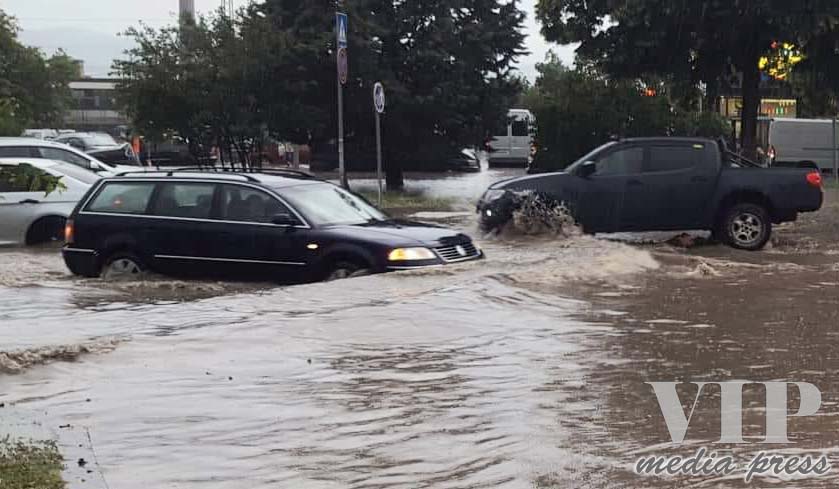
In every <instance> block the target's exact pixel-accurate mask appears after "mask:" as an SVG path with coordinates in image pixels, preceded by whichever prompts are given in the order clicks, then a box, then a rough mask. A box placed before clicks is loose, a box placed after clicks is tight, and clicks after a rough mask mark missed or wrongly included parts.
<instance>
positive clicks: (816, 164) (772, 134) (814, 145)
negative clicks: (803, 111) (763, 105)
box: [767, 119, 839, 171]
mask: <svg viewBox="0 0 839 489" xmlns="http://www.w3.org/2000/svg"><path fill="white" fill-rule="evenodd" d="M834 128H839V124H837V125H834V124H833V121H831V120H830V119H825V120H822V119H773V120H772V121H771V123H770V125H769V140H768V150H767V153H768V155H769V158H770V159H771V160H772V165H773V166H794V167H809V168H820V169H822V170H831V171H832V170H833V152H834V151H835V149H834V144H839V133H837V134H836V135H835V136H836V137H835V139H834V134H833V131H834V130H835V129H834Z"/></svg>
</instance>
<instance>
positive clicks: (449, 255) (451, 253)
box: [434, 241, 481, 263]
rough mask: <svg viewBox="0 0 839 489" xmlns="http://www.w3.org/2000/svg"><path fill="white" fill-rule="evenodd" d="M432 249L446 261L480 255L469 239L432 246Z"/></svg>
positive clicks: (468, 258) (455, 260) (469, 258)
mask: <svg viewBox="0 0 839 489" xmlns="http://www.w3.org/2000/svg"><path fill="white" fill-rule="evenodd" d="M434 251H436V252H437V254H438V255H440V258H442V259H443V261H445V262H447V263H452V262H458V261H465V260H471V259H473V258H477V257H479V256H480V255H481V252H480V251H479V250H478V248H477V247H476V246H475V245H474V244H472V242H471V241H469V242H466V243H461V244H459V245H451V246H441V247H439V248H434Z"/></svg>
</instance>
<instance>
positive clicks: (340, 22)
mask: <svg viewBox="0 0 839 489" xmlns="http://www.w3.org/2000/svg"><path fill="white" fill-rule="evenodd" d="M335 17H336V19H337V21H336V25H337V32H338V49H341V48H346V47H347V32H348V30H349V19H347V14H342V13H341V12H338V13H336V14H335Z"/></svg>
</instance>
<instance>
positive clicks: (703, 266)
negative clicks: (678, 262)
mask: <svg viewBox="0 0 839 489" xmlns="http://www.w3.org/2000/svg"><path fill="white" fill-rule="evenodd" d="M688 275H692V276H699V277H719V276H720V275H721V273H720V272H718V271H717V269H715V268H714V267H712V266H711V265H709V264H708V263H706V262H704V261H703V262H700V263H699V265H697V266H696V269H695V270H694V271H692V272H689V273H688Z"/></svg>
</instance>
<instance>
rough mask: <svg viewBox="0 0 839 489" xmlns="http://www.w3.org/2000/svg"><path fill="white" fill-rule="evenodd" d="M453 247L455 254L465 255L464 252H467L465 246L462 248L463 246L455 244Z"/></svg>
mask: <svg viewBox="0 0 839 489" xmlns="http://www.w3.org/2000/svg"><path fill="white" fill-rule="evenodd" d="M454 249H455V251H457V254H458V255H460V256H466V254H467V253H466V248H464V247H463V246H460V245H457V246H455V247H454Z"/></svg>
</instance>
